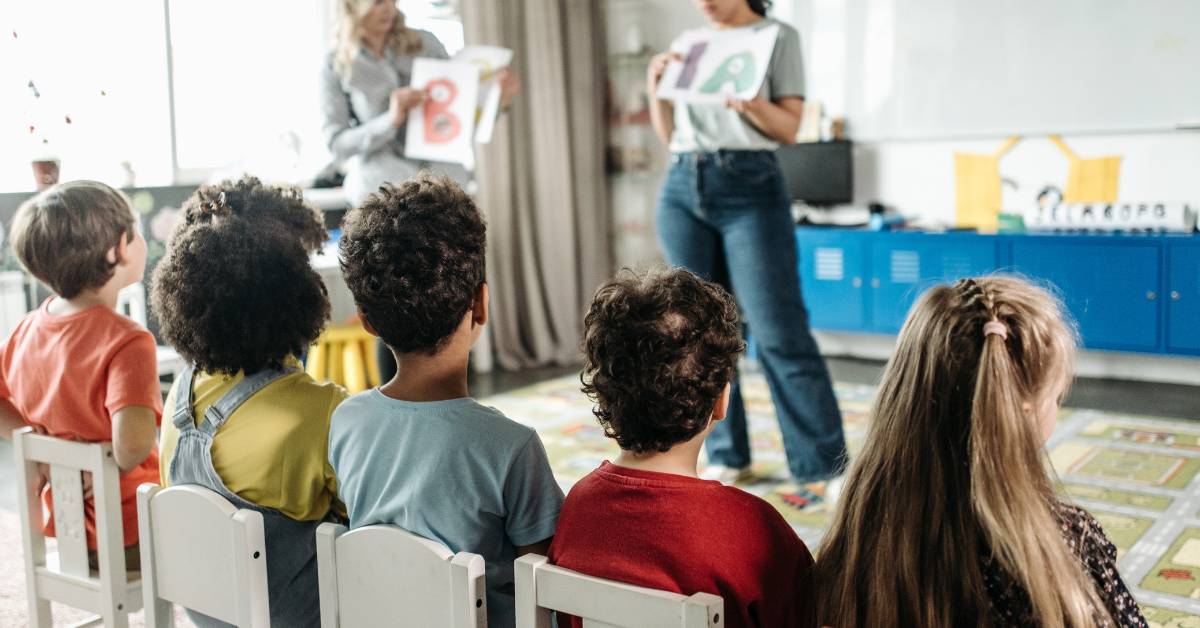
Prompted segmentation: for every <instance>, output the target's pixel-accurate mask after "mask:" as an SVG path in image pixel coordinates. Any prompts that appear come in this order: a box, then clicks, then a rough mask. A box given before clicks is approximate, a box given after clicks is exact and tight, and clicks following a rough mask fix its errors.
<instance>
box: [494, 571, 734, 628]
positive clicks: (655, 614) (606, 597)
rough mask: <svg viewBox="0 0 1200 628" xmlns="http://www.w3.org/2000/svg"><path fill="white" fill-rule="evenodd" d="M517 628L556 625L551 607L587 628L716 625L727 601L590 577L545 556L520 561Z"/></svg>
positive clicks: (703, 627)
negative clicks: (551, 562) (557, 565)
mask: <svg viewBox="0 0 1200 628" xmlns="http://www.w3.org/2000/svg"><path fill="white" fill-rule="evenodd" d="M514 568H515V571H516V574H515V575H516V600H517V628H553V624H552V623H551V619H550V612H551V611H558V612H560V613H567V614H569V615H574V616H576V617H579V618H581V619H582V620H583V625H584V628H668V627H670V628H676V627H678V628H717V627H719V626H724V625H725V623H724V622H725V618H724V616H723V615H724V612H723V611H724V602H723V601H722V600H721V598H720V597H718V596H716V595H713V594H711V593H696V594H694V595H680V594H678V593H671V592H669V591H658V590H656V589H647V588H645V587H638V586H634V585H631V584H625V583H623V582H614V581H612V580H604V579H602V578H594V577H592V576H585V575H583V574H581V573H577V572H574V571H571V570H569V569H563V568H562V567H555V566H554V565H551V564H550V563H549V562H548V561H547V559H546V557H545V556H539V555H537V554H526V555H524V556H522V557H520V558H518V559H517V561H516V563H515V565H514Z"/></svg>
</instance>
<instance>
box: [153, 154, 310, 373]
mask: <svg viewBox="0 0 1200 628" xmlns="http://www.w3.org/2000/svg"><path fill="white" fill-rule="evenodd" d="M183 214H184V215H183V220H182V221H181V222H180V224H179V226H178V227H176V229H175V232H174V233H173V234H172V235H171V240H170V242H169V243H168V245H167V255H166V257H165V258H164V259H163V261H162V262H161V263H159V265H158V267H157V268H156V269H155V271H154V280H153V288H152V289H151V307H152V308H153V309H154V312H155V314H156V315H157V316H158V319H159V322H160V330H161V333H162V335H163V336H164V337H165V338H166V340H167V342H169V343H171V345H172V346H173V347H175V349H176V350H177V351H179V354H180V355H181V356H183V357H184V359H186V360H188V361H189V362H191V363H193V364H194V365H195V366H196V368H197V369H198V370H201V371H205V372H209V373H225V374H229V375H233V374H236V373H237V372H239V371H241V372H244V373H246V374H251V373H255V372H257V371H260V370H262V369H266V368H280V367H282V366H283V364H284V362H285V361H286V360H287V359H288V357H289V356H299V355H301V354H302V353H303V352H304V350H305V349H306V348H307V347H308V346H309V345H310V344H311V343H312V342H313V341H314V340H315V339H316V338H317V336H318V335H320V333H321V329H322V328H323V327H324V325H325V321H326V320H328V318H329V297H328V295H327V294H326V291H325V284H324V283H322V281H321V278H320V276H318V275H317V273H316V272H315V271H314V270H313V269H312V267H311V266H310V265H309V257H308V256H309V253H311V252H312V251H315V250H316V249H318V248H319V247H320V246H321V243H322V242H323V241H324V240H325V239H326V237H327V235H326V232H325V228H324V226H323V223H322V220H321V216H320V213H319V212H318V211H317V210H316V209H313V207H312V206H310V205H308V204H307V203H306V202H305V201H304V200H303V198H302V197H301V195H300V192H299V190H296V189H289V188H282V187H275V186H268V185H264V184H263V183H262V182H261V181H259V180H258V179H256V178H254V177H249V176H247V177H243V178H242V179H240V180H238V181H222V182H221V183H219V184H216V185H208V186H204V187H201V188H200V189H199V190H197V191H196V193H195V194H193V195H192V196H191V198H189V199H188V200H187V201H186V202H185V203H184V206H183Z"/></svg>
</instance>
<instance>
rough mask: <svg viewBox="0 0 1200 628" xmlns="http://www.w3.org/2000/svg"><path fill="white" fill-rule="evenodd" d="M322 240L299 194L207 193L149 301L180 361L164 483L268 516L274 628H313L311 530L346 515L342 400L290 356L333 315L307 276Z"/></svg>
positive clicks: (178, 233) (256, 189)
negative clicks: (337, 470) (340, 469)
mask: <svg viewBox="0 0 1200 628" xmlns="http://www.w3.org/2000/svg"><path fill="white" fill-rule="evenodd" d="M325 238H326V232H325V229H324V226H323V224H322V221H321V216H320V215H319V214H318V212H317V210H315V209H313V208H312V207H311V206H309V205H308V204H307V203H305V202H304V200H303V199H302V198H301V196H300V192H299V190H294V189H286V188H279V187H273V186H268V185H264V184H262V183H261V182H260V181H259V180H258V179H255V178H253V177H245V178H243V179H241V180H239V181H224V182H222V183H220V184H218V185H211V186H204V187H202V188H200V189H199V190H198V191H197V192H196V193H195V194H194V195H193V196H192V197H191V198H189V199H188V201H187V202H186V203H185V204H184V206H183V219H182V221H181V223H180V225H179V226H178V227H176V229H175V232H174V233H173V234H172V236H171V239H170V242H169V243H168V245H167V256H166V258H165V259H164V260H163V261H162V262H161V263H160V264H159V265H158V267H157V269H156V270H155V273H154V285H153V289H152V294H151V305H152V307H153V308H154V311H155V313H156V314H157V315H158V318H159V321H160V323H161V331H162V335H163V336H164V337H165V338H166V339H167V341H168V342H170V343H171V345H173V346H174V347H175V349H176V350H177V351H179V354H180V355H181V356H183V358H184V359H185V360H186V361H187V362H188V367H187V368H186V369H185V370H184V372H183V374H182V375H181V376H180V377H179V378H178V380H177V381H176V382H175V385H174V387H173V388H172V389H171V393H170V394H169V395H168V396H167V402H166V410H165V416H167V417H170V418H171V420H170V421H169V422H167V421H164V426H163V430H162V437H161V450H162V458H161V460H162V468H161V473H162V478H163V484H166V485H170V484H199V485H201V486H204V487H205V488H208V489H210V490H213V491H216V492H217V493H219V494H221V495H222V496H224V497H225V498H226V499H228V500H229V501H230V502H232V503H233V504H234V505H235V506H237V507H238V508H249V509H252V510H255V511H258V512H260V513H262V515H263V523H264V525H265V528H266V550H267V579H268V583H267V584H268V595H269V600H270V608H271V624H272V625H276V626H317V625H319V624H320V608H319V606H318V600H319V597H318V594H317V560H316V544H315V533H316V528H317V526H318V525H320V524H321V523H322V522H324V521H330V520H333V519H334V518H335V516H336V514H335V513H336V512H338V511H341V510H342V506H341V505H340V504H338V503H337V501H336V496H337V480H336V478H335V476H334V473H333V468H332V467H331V466H330V465H329V462H328V442H329V421H330V416H331V415H332V413H333V409H334V408H335V407H336V406H337V405H338V404H339V403H341V401H342V400H343V399H345V398H346V393H345V391H344V390H342V389H341V387H339V386H336V385H334V384H329V383H319V382H316V381H314V380H313V379H312V378H311V377H309V376H308V374H306V373H305V372H304V370H303V369H302V368H300V363H299V361H298V360H297V356H299V355H302V354H303V352H304V350H305V349H306V348H307V347H308V346H309V345H310V344H311V343H312V342H313V341H314V340H315V339H316V338H317V336H318V335H319V334H320V333H321V329H322V328H323V327H324V325H325V321H326V320H327V319H328V318H329V298H328V296H327V295H326V292H325V285H324V284H323V283H322V282H321V279H320V277H319V276H318V275H317V274H316V272H315V271H313V270H312V268H311V267H310V266H309V254H310V253H311V252H312V251H315V250H317V249H318V248H320V246H321V243H322V242H323V241H324V240H325ZM196 584H197V586H203V583H196ZM190 614H191V615H192V618H193V620H195V621H196V623H197V624H199V625H201V626H208V625H213V624H214V622H213V620H211V619H210V618H206V617H203V616H200V615H198V614H195V613H190Z"/></svg>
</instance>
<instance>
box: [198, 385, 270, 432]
mask: <svg viewBox="0 0 1200 628" xmlns="http://www.w3.org/2000/svg"><path fill="white" fill-rule="evenodd" d="M291 372H292V369H265V370H262V371H259V372H257V373H255V374H253V375H247V376H245V377H243V378H242V381H240V382H238V383H237V384H235V385H234V386H233V388H231V389H229V391H228V392H226V393H225V394H224V395H223V396H222V397H221V398H220V399H218V400H217V402H216V403H214V404H212V405H211V406H209V407H208V410H205V411H204V422H203V423H201V424H200V425H199V426H198V427H199V429H200V430H201V431H203V432H205V433H207V434H216V433H217V430H220V429H221V426H222V425H224V424H225V422H226V421H228V420H229V417H231V416H233V413H234V412H235V411H236V410H237V409H238V408H240V407H242V404H243V403H246V400H247V399H249V398H251V397H253V396H254V395H256V394H258V391H260V390H262V389H263V388H266V387H267V386H268V385H270V384H271V382H274V381H275V380H277V379H279V378H280V377H283V376H285V375H287V374H289V373H291ZM191 388H192V387H191V386H188V393H189V395H188V396H189V397H190V396H191ZM189 401H190V399H189ZM188 407H189V409H190V408H191V404H190V403H189V404H188Z"/></svg>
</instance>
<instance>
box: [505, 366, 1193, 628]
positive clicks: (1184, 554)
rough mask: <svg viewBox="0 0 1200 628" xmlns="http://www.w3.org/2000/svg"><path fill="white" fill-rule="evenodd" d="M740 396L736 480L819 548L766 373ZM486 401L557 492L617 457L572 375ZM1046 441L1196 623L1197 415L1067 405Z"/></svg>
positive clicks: (852, 423)
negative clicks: (518, 428)
mask: <svg viewBox="0 0 1200 628" xmlns="http://www.w3.org/2000/svg"><path fill="white" fill-rule="evenodd" d="M835 388H836V390H837V396H838V400H839V402H840V404H841V408H842V414H843V416H844V419H845V429H846V439H847V442H848V446H849V449H850V453H851V455H854V453H856V452H857V451H858V449H859V446H860V445H861V444H862V440H863V438H864V437H865V435H866V428H867V425H866V420H867V412H868V410H869V407H870V404H871V399H872V398H873V396H874V394H875V388H874V387H873V386H867V385H860V384H843V383H838V384H836V386H835ZM742 395H743V398H744V399H745V402H746V411H747V414H748V415H749V422H750V435H751V444H752V446H753V449H754V474H755V476H756V479H755V480H753V481H751V482H749V483H746V484H744V485H741V488H743V489H745V490H747V491H749V492H751V493H754V494H756V495H759V496H761V497H762V498H763V499H766V500H767V501H768V502H770V503H771V504H772V505H773V506H775V508H777V509H778V510H779V512H781V513H782V514H783V516H784V518H786V519H787V520H788V521H789V522H790V523H791V524H792V526H793V527H794V528H795V529H796V532H797V533H798V534H799V535H800V537H801V538H803V539H804V540H805V542H806V543H808V544H809V546H810V547H817V546H818V545H819V542H820V539H821V535H822V533H823V532H824V528H825V526H826V524H827V523H828V518H829V511H828V508H827V507H825V506H816V507H810V508H804V506H805V505H806V500H805V499H804V493H805V491H804V490H802V488H803V487H798V486H796V485H795V484H792V483H791V482H789V481H788V478H787V472H786V470H785V466H784V455H783V444H782V440H781V437H780V434H779V428H778V425H777V423H776V421H775V409H774V407H773V406H772V404H771V398H770V393H769V392H768V391H767V384H766V380H765V379H764V378H763V376H762V375H761V374H759V373H754V372H744V373H743V379H742ZM484 403H486V404H488V405H491V406H495V407H496V408H498V409H500V410H501V411H502V412H504V414H506V415H508V416H509V417H512V418H513V419H516V420H518V421H521V422H524V423H525V424H527V425H529V426H531V427H533V428H534V429H536V430H537V431H538V433H539V434H541V437H542V442H543V443H545V445H546V451H547V452H548V453H549V455H550V462H551V464H552V465H553V467H554V473H555V475H556V476H557V477H558V480H559V482H560V483H561V484H562V485H563V489H564V490H566V489H568V488H569V487H570V485H571V484H573V483H575V482H576V481H577V480H579V479H580V478H581V477H583V476H584V475H586V474H587V473H588V472H590V471H591V470H592V469H595V468H596V466H598V465H599V464H600V462H601V461H602V460H604V459H606V458H607V459H612V458H614V457H615V456H616V454H617V447H616V443H615V442H613V441H612V440H611V439H608V438H605V436H604V433H603V432H602V431H601V429H600V427H599V425H598V424H597V423H596V420H595V418H594V417H593V416H592V413H591V407H592V406H591V403H590V402H589V401H588V400H587V398H586V397H584V395H583V393H581V392H580V391H579V379H578V378H577V377H575V376H568V377H563V378H560V379H554V380H550V381H547V382H543V383H540V384H536V385H533V386H529V387H527V388H522V389H519V390H515V391H512V392H509V393H506V394H503V395H496V396H493V397H488V398H487V399H485V400H484ZM1197 412H1198V413H1200V409H1198V410H1197ZM1196 418H1197V419H1200V414H1198V416H1197V417H1196ZM1047 448H1048V449H1049V450H1050V452H1051V459H1052V460H1053V462H1054V466H1055V468H1056V469H1057V470H1058V473H1059V476H1060V478H1061V479H1062V481H1063V490H1064V492H1065V493H1066V494H1068V495H1069V496H1070V497H1071V498H1072V499H1073V500H1074V501H1075V502H1077V503H1078V504H1080V505H1081V506H1084V507H1086V508H1087V509H1088V510H1089V511H1091V512H1092V514H1093V515H1095V516H1096V518H1097V519H1099V520H1100V523H1101V524H1102V525H1103V526H1104V531H1105V532H1106V533H1107V534H1108V536H1109V538H1111V539H1112V541H1113V543H1114V544H1116V546H1117V551H1118V553H1119V555H1120V562H1119V563H1118V564H1119V566H1120V570H1121V575H1122V576H1123V577H1124V578H1125V582H1126V583H1127V584H1128V585H1129V586H1130V588H1131V589H1132V590H1133V593H1134V595H1135V596H1136V597H1137V599H1138V601H1139V602H1140V603H1141V605H1142V610H1143V612H1145V614H1146V619H1147V620H1149V621H1150V624H1151V625H1152V626H1164V627H1168V626H1169V627H1172V628H1176V627H1178V628H1183V627H1191V628H1200V480H1198V479H1197V472H1198V471H1200V421H1197V422H1191V421H1176V420H1165V419H1155V418H1152V417H1140V416H1129V415H1120V414H1111V413H1106V412H1098V411H1093V410H1072V409H1065V410H1063V411H1062V413H1061V415H1060V417H1059V424H1058V427H1057V428H1056V429H1055V432H1054V436H1053V437H1051V439H1050V442H1049V443H1048V444H1047Z"/></svg>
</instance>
